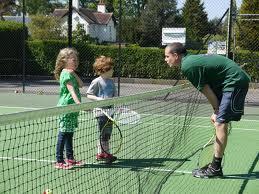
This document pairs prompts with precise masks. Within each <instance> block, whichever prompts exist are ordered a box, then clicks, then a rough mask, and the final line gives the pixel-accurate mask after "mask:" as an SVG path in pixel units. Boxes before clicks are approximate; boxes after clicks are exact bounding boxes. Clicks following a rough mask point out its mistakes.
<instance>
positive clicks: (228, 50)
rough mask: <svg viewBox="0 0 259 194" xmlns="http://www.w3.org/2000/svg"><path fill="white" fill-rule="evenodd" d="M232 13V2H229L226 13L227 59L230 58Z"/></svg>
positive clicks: (231, 0)
mask: <svg viewBox="0 0 259 194" xmlns="http://www.w3.org/2000/svg"><path fill="white" fill-rule="evenodd" d="M232 13H233V0H230V5H229V12H228V35H227V57H228V58H232V57H233V56H232V54H231V35H232Z"/></svg>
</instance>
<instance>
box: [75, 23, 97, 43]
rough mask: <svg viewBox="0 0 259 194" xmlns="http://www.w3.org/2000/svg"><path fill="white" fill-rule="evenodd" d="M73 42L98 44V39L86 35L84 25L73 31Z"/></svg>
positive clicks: (77, 26)
mask: <svg viewBox="0 0 259 194" xmlns="http://www.w3.org/2000/svg"><path fill="white" fill-rule="evenodd" d="M73 41H74V42H75V43H82V44H84V43H97V42H98V39H97V38H91V37H90V35H89V34H86V31H85V29H84V26H83V24H77V25H76V29H75V30H74V31H73Z"/></svg>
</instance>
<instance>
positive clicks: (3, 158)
mask: <svg viewBox="0 0 259 194" xmlns="http://www.w3.org/2000/svg"><path fill="white" fill-rule="evenodd" d="M0 159H2V160H18V161H35V162H45V163H55V162H56V161H53V160H42V159H40V160H39V159H30V158H16V157H0ZM85 164H86V165H96V166H99V165H100V163H85ZM109 166H111V168H112V167H121V168H129V169H130V168H132V169H139V170H141V171H157V172H173V173H179V174H182V175H185V174H187V175H190V174H192V172H191V171H188V170H171V169H164V168H151V167H148V168H141V167H137V166H136V167H134V166H127V165H117V164H116V163H114V164H110V165H109ZM223 178H235V179H248V180H256V179H257V178H256V177H253V176H252V177H249V176H242V177H240V176H233V175H225V176H224V177H223Z"/></svg>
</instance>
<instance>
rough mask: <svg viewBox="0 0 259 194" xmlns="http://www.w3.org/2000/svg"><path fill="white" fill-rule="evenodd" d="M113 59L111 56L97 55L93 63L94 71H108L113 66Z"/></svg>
mask: <svg viewBox="0 0 259 194" xmlns="http://www.w3.org/2000/svg"><path fill="white" fill-rule="evenodd" d="M113 65H114V64H113V60H112V58H111V57H106V56H103V55H102V56H99V57H97V58H96V59H95V63H94V64H93V68H94V71H95V73H96V74H97V75H100V74H102V73H105V72H107V71H110V70H111V69H112V68H113Z"/></svg>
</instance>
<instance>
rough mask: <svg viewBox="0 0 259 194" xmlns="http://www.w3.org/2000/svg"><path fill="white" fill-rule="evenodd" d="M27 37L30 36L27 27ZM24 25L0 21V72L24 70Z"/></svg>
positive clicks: (14, 72) (11, 72) (7, 72)
mask: <svg viewBox="0 0 259 194" xmlns="http://www.w3.org/2000/svg"><path fill="white" fill-rule="evenodd" d="M24 30H25V39H27V37H28V31H27V28H25V29H24ZM23 35H24V34H23V25H22V24H21V23H17V22H13V21H0V42H1V47H0V74H1V75H3V74H17V73H19V72H22V54H23V52H22V51H23V45H24V41H23V40H24V37H23Z"/></svg>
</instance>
